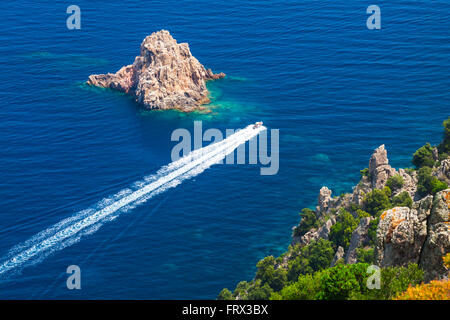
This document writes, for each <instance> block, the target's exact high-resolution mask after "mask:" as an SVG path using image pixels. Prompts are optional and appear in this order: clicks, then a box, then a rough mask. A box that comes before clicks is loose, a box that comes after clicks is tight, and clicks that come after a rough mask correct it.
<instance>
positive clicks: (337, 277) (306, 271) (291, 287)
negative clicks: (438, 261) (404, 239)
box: [218, 118, 450, 300]
mask: <svg viewBox="0 0 450 320" xmlns="http://www.w3.org/2000/svg"><path fill="white" fill-rule="evenodd" d="M443 125H444V128H445V131H444V140H443V142H442V143H441V144H440V145H439V146H438V152H439V160H438V161H441V160H443V159H445V158H447V157H448V154H449V153H450V118H449V119H447V120H446V121H444V123H443ZM435 157H436V155H435V156H434V157H433V147H432V146H431V145H430V144H429V143H427V144H426V145H424V146H423V147H421V148H419V149H418V150H417V151H416V152H415V153H414V156H413V159H412V162H413V164H414V165H415V167H416V169H413V168H410V169H405V170H406V172H408V173H409V174H410V175H415V174H416V173H417V179H418V192H419V194H421V195H422V196H425V195H428V194H433V195H434V194H436V193H437V192H439V191H441V190H443V189H446V188H448V186H447V184H446V183H444V182H442V181H440V180H439V179H437V178H436V177H435V176H433V175H432V168H433V166H435V165H438V164H439V162H438V161H436V160H435ZM360 173H361V176H363V177H364V176H365V177H369V178H370V173H369V169H367V168H365V169H363V170H361V171H360ZM404 183H405V181H404V179H403V177H402V176H401V175H399V174H397V175H394V176H392V177H390V178H389V179H388V180H387V181H386V186H385V187H384V188H383V189H381V190H380V189H374V190H372V191H371V192H369V193H367V194H366V195H365V196H364V199H363V201H362V205H360V204H359V202H358V204H357V203H354V202H352V201H351V198H350V197H348V196H347V195H346V194H341V195H340V198H341V199H340V202H338V203H339V206H340V207H341V208H340V209H339V211H337V208H336V206H333V208H331V209H329V210H328V211H327V212H326V213H322V215H321V216H319V217H318V216H317V215H316V212H314V211H313V210H311V209H309V208H305V209H303V210H302V211H301V213H300V216H301V221H300V224H299V225H298V226H297V227H296V228H295V230H294V236H298V237H300V236H303V235H304V234H305V233H307V232H308V231H310V230H311V229H313V228H314V229H317V228H319V227H320V226H321V225H322V224H323V223H324V222H325V221H327V220H328V219H329V218H330V217H331V216H335V218H336V223H335V224H334V225H332V226H331V229H330V232H329V234H328V240H324V239H318V240H315V241H311V242H310V243H309V244H308V245H300V244H297V245H294V246H289V249H288V251H287V252H286V253H284V254H283V255H282V256H280V257H278V258H274V257H273V256H269V257H266V258H264V259H262V260H260V261H259V262H258V264H257V265H256V267H257V272H256V275H255V278H254V279H253V280H252V281H248V282H247V281H241V282H239V283H238V285H237V286H236V288H235V290H234V291H233V292H232V291H230V290H228V289H226V288H225V289H223V290H222V291H221V292H220V294H219V296H218V299H221V300H231V299H233V300H234V299H236V298H239V299H244V300H245V299H249V300H252V299H258V300H264V299H272V300H281V299H283V300H293V299H300V300H303V299H327V300H328V299H341V300H345V299H364V300H372V299H376V300H384V299H393V298H395V297H406V298H408V297H411V296H423V294H422V293H421V290H419V289H420V286H418V287H415V286H417V285H419V284H420V283H421V282H422V281H423V275H424V272H423V271H422V270H421V269H419V267H418V266H417V265H416V264H409V265H408V266H407V267H389V268H383V269H380V270H379V271H375V270H373V271H375V272H380V276H381V282H380V284H381V287H380V288H379V289H369V287H368V283H369V282H368V281H369V280H371V279H372V277H371V276H372V275H373V273H371V272H370V270H369V269H368V267H369V265H372V264H375V263H376V261H375V260H376V252H375V246H376V243H377V228H378V224H379V221H380V219H381V217H380V216H381V213H382V212H383V211H385V210H388V209H390V208H392V207H394V206H399V207H409V208H412V206H413V200H412V199H411V196H410V195H409V193H408V192H407V191H402V192H400V191H401V189H402V188H403V187H404ZM393 193H398V194H397V195H396V196H393ZM346 196H347V198H346V199H342V198H345V197H346ZM334 198H335V199H338V197H334ZM342 200H345V201H342ZM347 200H350V201H347ZM339 206H338V208H339ZM344 207H345V208H344ZM367 217H373V220H371V221H370V222H369V226H368V232H367V238H368V239H366V242H365V243H364V244H363V247H362V248H361V247H360V248H357V249H356V260H357V263H355V264H345V261H344V260H343V259H339V260H338V261H336V262H335V265H334V267H330V265H331V262H332V261H333V257H334V253H335V252H336V250H337V248H338V247H339V246H342V247H343V248H344V250H348V247H349V244H350V240H351V236H352V233H353V232H354V230H355V229H356V228H357V226H358V225H359V223H360V220H361V219H363V218H367ZM444 262H445V263H446V265H447V268H450V267H449V265H450V254H449V255H447V257H446V258H445V259H444ZM408 288H409V289H408ZM444 289H445V288H444ZM406 290H409V291H410V292H409V293H408V292H406ZM435 291H436V290H435ZM441 291H442V290H441ZM441 291H439V292H441ZM405 292H406V293H405ZM433 292H434V291H433ZM402 294H403V295H402ZM421 294H422V295H421ZM405 295H406V296H405Z"/></svg>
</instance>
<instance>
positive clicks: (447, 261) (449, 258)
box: [442, 253, 450, 270]
mask: <svg viewBox="0 0 450 320" xmlns="http://www.w3.org/2000/svg"><path fill="white" fill-rule="evenodd" d="M442 260H443V261H444V266H445V267H446V268H447V270H450V253H447V254H446V255H445V256H443V257H442Z"/></svg>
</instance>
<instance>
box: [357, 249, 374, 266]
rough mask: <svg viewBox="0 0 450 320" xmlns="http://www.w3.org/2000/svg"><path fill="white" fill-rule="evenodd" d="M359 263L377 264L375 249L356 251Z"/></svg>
mask: <svg viewBox="0 0 450 320" xmlns="http://www.w3.org/2000/svg"><path fill="white" fill-rule="evenodd" d="M356 256H357V261H358V262H361V263H368V264H373V263H374V262H375V250H374V249H373V248H367V249H365V248H358V249H356Z"/></svg>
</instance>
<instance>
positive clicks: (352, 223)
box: [328, 209, 359, 250]
mask: <svg viewBox="0 0 450 320" xmlns="http://www.w3.org/2000/svg"><path fill="white" fill-rule="evenodd" d="M358 224H359V219H357V218H354V217H353V216H352V215H351V213H349V212H348V211H346V210H344V209H341V210H339V213H338V216H337V219H336V223H335V224H334V225H333V226H332V227H331V229H330V234H329V236H328V238H329V239H330V241H331V242H333V244H334V248H335V249H336V248H337V247H339V246H341V247H343V248H344V250H346V249H347V248H348V246H349V244H350V238H351V236H352V232H353V231H354V230H355V229H356V227H357V226H358Z"/></svg>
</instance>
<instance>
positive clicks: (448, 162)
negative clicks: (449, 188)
mask: <svg viewBox="0 0 450 320" xmlns="http://www.w3.org/2000/svg"><path fill="white" fill-rule="evenodd" d="M433 175H434V176H435V177H436V178H438V179H439V180H441V181H445V182H446V183H447V184H448V185H450V159H445V160H442V162H441V164H440V165H439V167H437V168H436V169H435V170H434V171H433Z"/></svg>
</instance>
